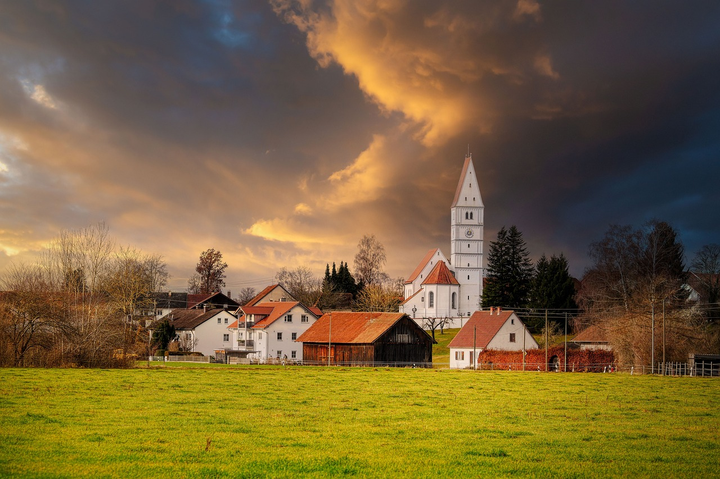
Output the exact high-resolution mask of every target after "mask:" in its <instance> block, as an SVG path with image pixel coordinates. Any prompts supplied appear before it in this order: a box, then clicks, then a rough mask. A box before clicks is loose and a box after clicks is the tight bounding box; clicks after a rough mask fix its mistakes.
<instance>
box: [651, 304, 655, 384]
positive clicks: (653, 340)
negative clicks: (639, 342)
mask: <svg viewBox="0 0 720 479" xmlns="http://www.w3.org/2000/svg"><path fill="white" fill-rule="evenodd" d="M650 308H651V310H650V334H651V336H652V337H651V338H650V371H651V373H650V374H655V297H654V296H653V297H652V298H650Z"/></svg>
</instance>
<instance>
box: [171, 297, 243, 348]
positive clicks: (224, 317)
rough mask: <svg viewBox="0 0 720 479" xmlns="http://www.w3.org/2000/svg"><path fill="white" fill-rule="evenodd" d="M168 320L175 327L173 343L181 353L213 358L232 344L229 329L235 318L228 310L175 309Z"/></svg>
mask: <svg viewBox="0 0 720 479" xmlns="http://www.w3.org/2000/svg"><path fill="white" fill-rule="evenodd" d="M167 318H168V319H169V320H170V321H171V323H172V325H173V326H174V327H175V334H176V339H175V341H173V342H174V343H175V344H177V346H178V348H179V350H181V351H189V352H199V353H202V354H203V355H205V356H212V355H214V354H215V350H217V349H224V348H229V347H230V346H231V344H232V342H231V337H230V331H228V329H227V328H228V326H229V325H230V324H231V323H232V322H233V321H235V316H233V315H232V314H231V313H230V311H228V310H226V309H223V308H216V309H174V310H172V312H171V313H170V314H169V315H168V316H167Z"/></svg>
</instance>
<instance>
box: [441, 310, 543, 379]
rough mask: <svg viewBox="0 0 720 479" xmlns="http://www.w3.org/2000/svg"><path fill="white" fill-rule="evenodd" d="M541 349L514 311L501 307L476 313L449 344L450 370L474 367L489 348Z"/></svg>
mask: <svg viewBox="0 0 720 479" xmlns="http://www.w3.org/2000/svg"><path fill="white" fill-rule="evenodd" d="M538 347H539V346H538V343H537V341H535V339H534V338H533V337H532V334H530V331H528V329H527V328H526V327H525V324H524V323H523V322H522V320H521V319H520V318H519V317H518V316H517V314H515V313H514V312H513V311H503V310H501V309H500V308H490V310H489V311H476V312H475V313H473V315H472V316H470V319H468V321H467V323H465V325H464V326H463V327H462V329H461V330H460V332H458V334H457V335H456V336H455V337H454V338H453V340H452V341H450V344H449V345H448V348H449V349H450V367H451V368H454V369H463V368H472V367H473V365H474V361H476V359H475V358H477V355H478V354H480V353H481V352H483V351H485V350H488V349H494V350H500V351H527V350H528V349H537V348H538Z"/></svg>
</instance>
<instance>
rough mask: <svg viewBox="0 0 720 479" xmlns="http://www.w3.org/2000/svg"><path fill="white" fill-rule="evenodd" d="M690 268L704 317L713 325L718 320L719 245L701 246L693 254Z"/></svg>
mask: <svg viewBox="0 0 720 479" xmlns="http://www.w3.org/2000/svg"><path fill="white" fill-rule="evenodd" d="M690 268H691V275H692V278H693V279H694V280H695V282H696V283H697V285H698V293H699V294H700V301H701V303H702V304H703V306H704V309H705V316H706V318H707V319H708V320H709V321H710V322H713V323H715V322H717V321H718V319H720V304H719V303H718V301H720V245H718V244H715V243H713V244H707V245H705V246H703V247H702V248H701V249H700V251H698V252H697V253H695V257H694V258H693V261H692V263H691V265H690Z"/></svg>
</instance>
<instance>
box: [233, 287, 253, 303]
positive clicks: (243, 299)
mask: <svg viewBox="0 0 720 479" xmlns="http://www.w3.org/2000/svg"><path fill="white" fill-rule="evenodd" d="M255 294H256V293H255V288H252V287H247V288H243V289H241V290H240V293H239V294H238V296H237V302H238V303H240V305H241V306H244V305H246V304H247V303H249V302H250V300H251V299H253V298H254V297H255Z"/></svg>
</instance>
